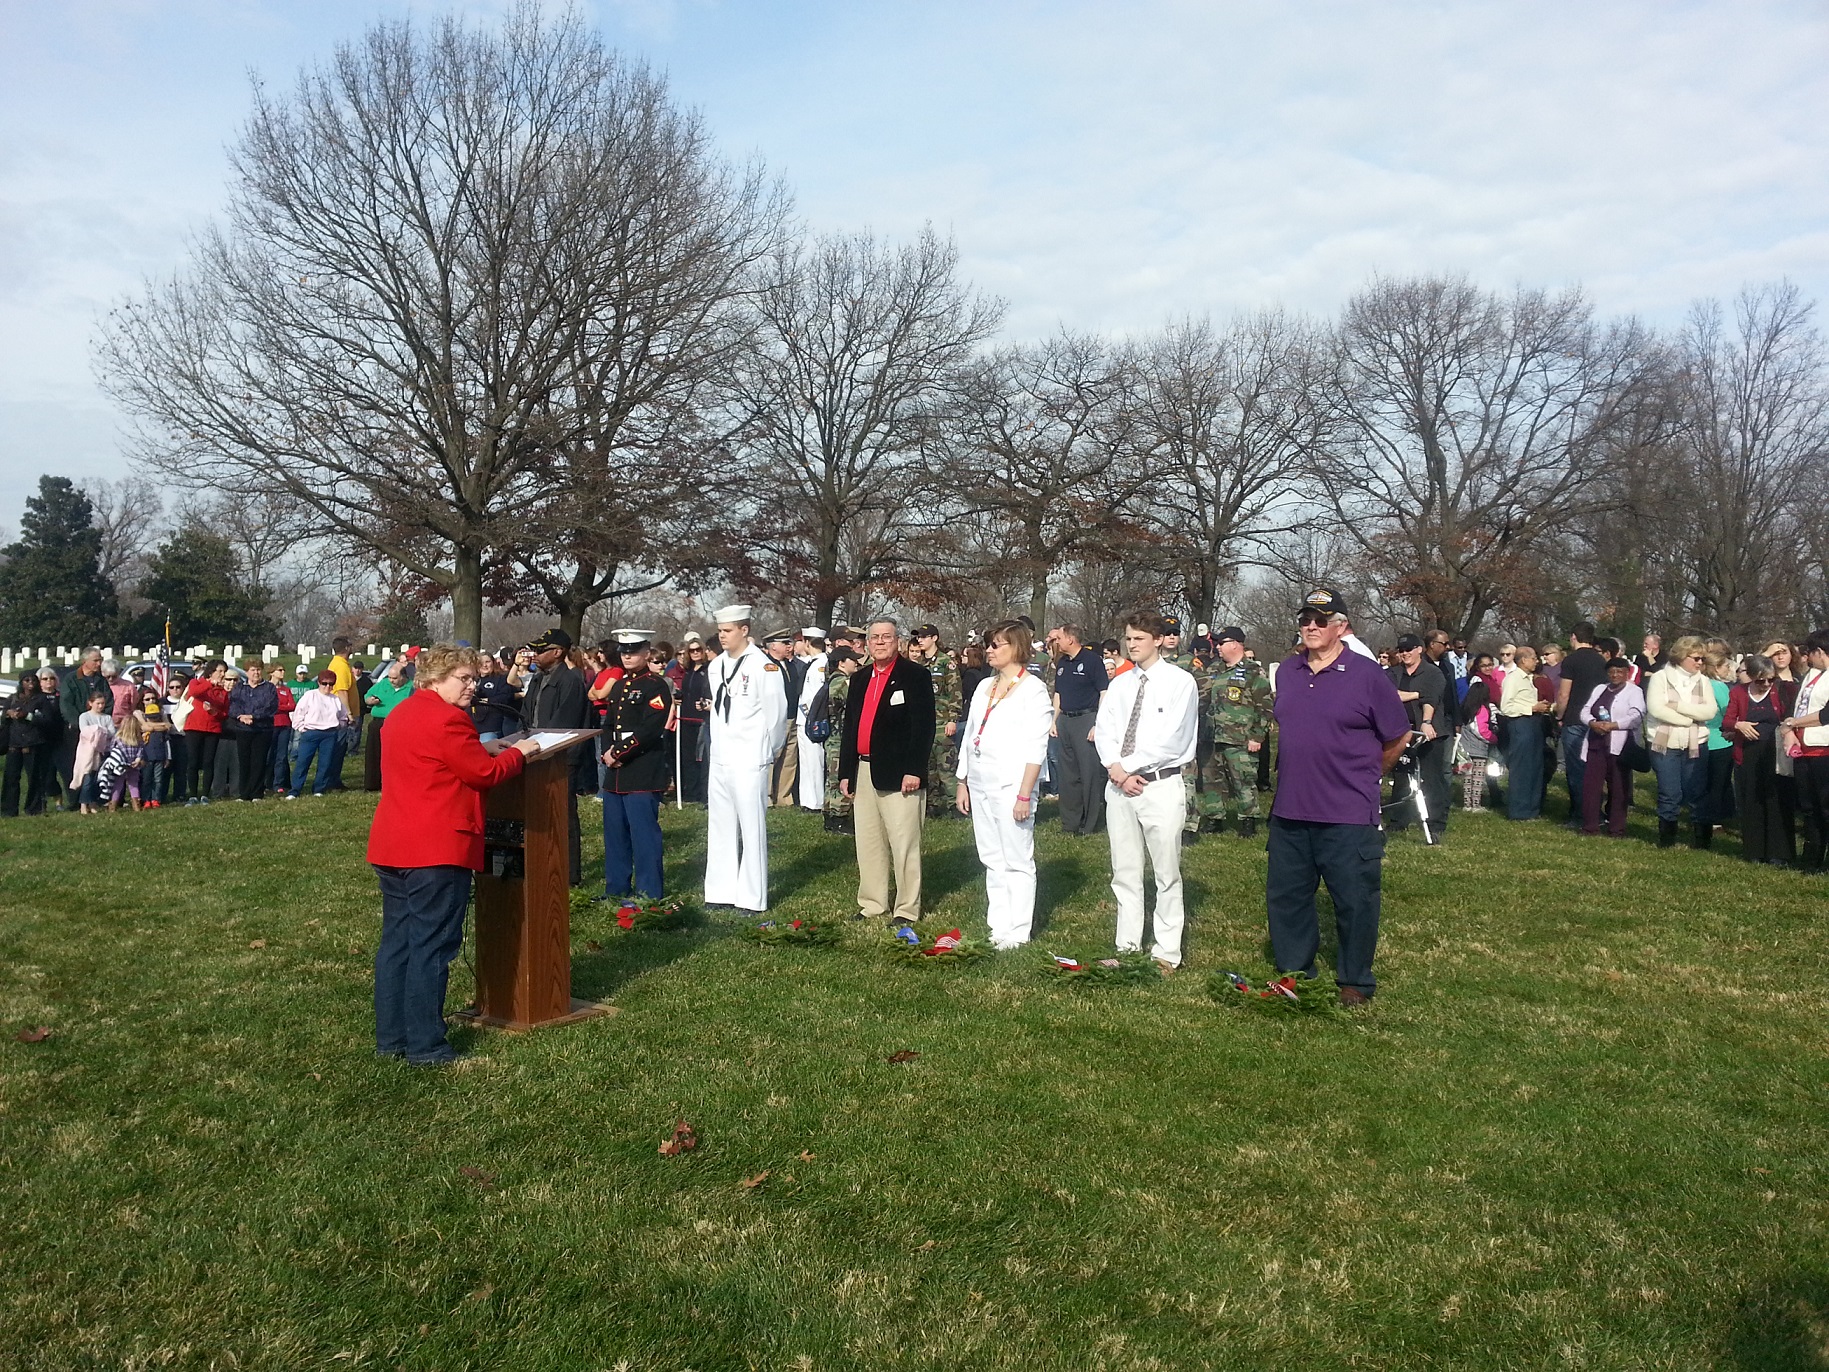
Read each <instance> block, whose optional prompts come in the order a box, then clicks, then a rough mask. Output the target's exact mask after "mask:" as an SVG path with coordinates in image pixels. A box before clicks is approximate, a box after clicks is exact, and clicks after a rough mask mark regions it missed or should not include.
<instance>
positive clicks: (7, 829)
mask: <svg viewBox="0 0 1829 1372" xmlns="http://www.w3.org/2000/svg"><path fill="white" fill-rule="evenodd" d="M586 813H587V816H589V817H594V815H595V809H594V807H592V806H589V805H587V806H586ZM367 815H368V805H367V802H366V800H365V798H363V797H361V796H357V795H350V796H344V797H336V798H332V799H330V800H327V801H321V802H300V803H299V804H297V805H286V806H283V807H279V806H273V805H263V806H235V805H217V806H214V807H212V808H210V809H208V810H206V811H196V810H191V811H182V810H180V811H165V812H163V813H159V814H145V815H139V816H134V815H128V814H122V815H115V816H103V817H99V818H95V819H89V820H83V819H80V818H78V817H74V816H55V817H51V818H48V819H46V820H42V821H37V822H34V821H28V820H20V821H15V822H10V823H6V824H4V825H0V1026H3V1027H4V1029H5V1037H4V1039H0V1259H3V1266H0V1365H3V1366H5V1367H7V1368H12V1369H48V1370H54V1372H64V1370H65V1369H79V1368H92V1367H93V1368H163V1367H174V1368H283V1369H300V1368H318V1367H323V1368H344V1367H351V1366H370V1367H377V1368H390V1369H391V1368H415V1369H420V1368H423V1369H441V1370H442V1369H456V1368H492V1369H493V1368H504V1369H516V1370H519V1369H547V1368H552V1369H610V1368H628V1369H642V1370H643V1372H646V1369H670V1370H671V1369H684V1368H693V1369H698V1372H713V1369H725V1368H731V1369H748V1368H759V1369H762V1368H766V1369H797V1368H818V1369H852V1368H947V1369H952V1368H1022V1369H1031V1368H1048V1369H1052V1368H1085V1369H1113V1370H1114V1372H1115V1370H1116V1369H1133V1368H1135V1369H1141V1368H1165V1369H1181V1368H1207V1367H1211V1368H1237V1367H1267V1368H1297V1367H1301V1368H1343V1367H1366V1368H1417V1367H1432V1368H1434V1367H1464V1368H1535V1367H1546V1368H1547V1367H1555V1368H1567V1367H1578V1368H1715V1367H1728V1368H1800V1369H1801V1368H1822V1367H1826V1366H1829V1243H1826V1242H1825V1239H1826V1237H1829V1234H1826V1230H1829V1224H1826V1221H1829V1185H1826V1181H1829V1178H1826V1177H1825V1164H1824V1158H1825V1150H1826V1147H1829V1128H1826V1125H1829V1115H1826V1113H1825V1095H1824V1087H1825V1075H1826V1074H1825V1056H1824V1054H1825V1048H1826V1047H1829V1043H1826V1034H1825V1023H1826V1020H1825V1009H1826V1008H1829V1005H1826V1003H1825V1001H1826V997H1825V992H1824V971H1825V954H1824V949H1823V934H1824V928H1825V918H1824V906H1825V896H1826V895H1829V884H1826V883H1825V882H1824V881H1822V880H1820V879H1806V878H1801V877H1799V876H1796V875H1794V874H1789V873H1781V872H1775V871H1771V870H1769V869H1763V868H1762V869H1750V868H1746V867H1743V866H1742V865H1741V864H1740V863H1739V862H1737V861H1735V860H1734V848H1733V845H1732V844H1731V843H1727V844H1718V845H1717V851H1716V852H1714V853H1712V854H1696V853H1690V852H1688V851H1676V852H1669V853H1660V852H1658V851H1656V850H1655V849H1653V848H1652V847H1651V846H1650V845H1649V844H1648V843H1647V842H1644V841H1643V839H1644V837H1645V835H1644V834H1643V832H1636V833H1635V838H1636V840H1638V841H1633V842H1627V843H1611V842H1608V841H1606V840H1599V839H1595V840H1584V839H1581V838H1579V837H1578V836H1576V835H1573V834H1569V833H1566V832H1564V831H1562V830H1560V829H1558V828H1556V827H1554V826H1552V825H1551V824H1548V823H1545V824H1540V825H1532V826H1517V825H1508V824H1505V823H1502V822H1500V821H1498V820H1495V819H1490V818H1485V817H1480V818H1475V819H1472V820H1469V819H1466V818H1465V817H1461V818H1457V820H1456V823H1455V827H1454V832H1453V834H1452V836H1451V841H1450V843H1449V844H1448V845H1447V846H1445V847H1443V848H1441V849H1439V850H1434V851H1430V850H1425V849H1423V848H1422V847H1421V846H1420V845H1418V844H1417V843H1416V842H1415V841H1414V840H1410V841H1403V840H1398V841H1394V842H1393V844H1392V846H1391V851H1390V857H1389V859H1388V862H1387V866H1386V879H1385V926H1384V934H1383V941H1382V946H1381V950H1380V957H1379V973H1380V978H1381V988H1382V989H1381V992H1380V995H1379V998H1378V1001H1377V1002H1376V1005H1375V1006H1374V1007H1373V1008H1372V1009H1371V1010H1369V1011H1368V1012H1365V1013H1363V1014H1360V1015H1357V1016H1355V1017H1353V1018H1351V1019H1349V1020H1344V1021H1342V1020H1339V1019H1335V1018H1332V1017H1325V1016H1317V1017H1302V1018H1295V1017H1289V1018H1280V1017H1272V1016H1268V1015H1255V1014H1246V1013H1242V1012H1240V1011H1239V1010H1237V1009H1235V1008H1231V1007H1227V1006H1222V1005H1216V1004H1215V1003H1213V1002H1212V1001H1211V1000H1210V999H1209V998H1208V997H1207V995H1206V990H1205V984H1206V978H1207V974H1208V973H1209V972H1210V971H1211V970H1212V969H1215V968H1218V967H1222V966H1226V967H1233V968H1235V969H1239V970H1243V971H1245V972H1246V973H1247V974H1248V975H1251V976H1253V977H1254V978H1255V977H1257V976H1258V975H1260V974H1261V973H1262V972H1263V971H1264V970H1265V967H1266V964H1265V951H1264V946H1263V908H1262V906H1263V873H1264V855H1263V851H1262V847H1261V845H1248V844H1246V843H1244V842H1242V841H1240V840H1238V839H1235V838H1232V837H1230V836H1227V837H1225V838H1218V839H1216V838H1208V839H1206V840H1204V841H1203V842H1202V843H1201V844H1200V845H1199V846H1198V847H1197V848H1196V849H1194V850H1192V851H1191V852H1190V853H1189V854H1188V858H1187V863H1186V870H1187V872H1188V881H1189V893H1190V904H1191V910H1192V912H1193V918H1192V923H1191V927H1190V934H1189V947H1190V961H1189V967H1188V968H1187V969H1186V970H1184V971H1183V972H1182V974H1180V975H1179V976H1177V977H1175V978H1173V979H1172V980H1169V981H1166V982H1162V983H1158V984H1155V985H1149V986H1141V987H1118V988H1109V989H1098V988H1086V987H1074V986H1063V985H1057V984H1053V983H1051V982H1049V981H1048V980H1047V979H1045V978H1044V977H1043V976H1042V974H1041V973H1040V971H1039V970H1038V964H1039V963H1040V961H1041V959H1042V956H1043V952H1044V950H1049V949H1054V950H1058V951H1062V952H1073V953H1090V954H1095V955H1096V954H1099V953H1102V952H1103V951H1105V950H1106V949H1108V947H1109V940H1110V934H1111V926H1112V910H1111V905H1110V895H1109V891H1108V889H1107V887H1106V885H1105V882H1106V880H1107V877H1108V875H1109V873H1108V865H1107V852H1106V848H1105V845H1104V842H1103V840H1090V841H1077V840H1069V839H1067V838H1064V837H1063V836H1061V835H1060V834H1059V833H1058V832H1052V831H1049V830H1048V829H1046V828H1044V840H1043V844H1042V848H1043V862H1042V877H1041V890H1042V902H1041V903H1042V906H1043V908H1044V909H1045V910H1046V911H1047V912H1048V917H1049V926H1048V928H1047V929H1046V930H1045V931H1044V932H1043V933H1042V934H1041V936H1040V938H1039V940H1038V943H1037V946H1036V948H1035V949H1033V950H1025V951H1023V952H1021V953H1013V954H1000V955H997V956H995V957H991V958H986V959H983V960H980V961H978V962H976V963H972V964H969V965H967V966H964V967H959V968H944V969H942V968H925V967H918V966H914V967H911V966H899V965H896V964H894V963H892V962H889V961H887V960H886V959H884V958H882V957H881V956H880V955H879V953H878V951H877V949H876V947H875V946H874V938H875V937H880V935H876V934H874V933H873V934H871V935H866V934H864V933H863V932H862V931H859V932H857V933H854V934H853V935H852V936H851V942H849V943H847V945H845V946H843V947H841V948H837V949H831V950H821V949H811V950H797V949H770V948H758V947H756V946H754V945H752V944H750V943H748V942H746V941H744V940H742V939H739V938H736V937H733V936H732V935H733V934H734V932H735V926H734V923H733V922H732V921H728V920H714V921H713V922H712V923H710V924H709V925H707V926H704V927H701V928H699V929H697V930H694V931H691V932H686V933H643V934H622V933H620V932H618V931H617V930H616V929H615V928H614V924H613V917H612V915H611V914H610V913H609V912H603V913H601V914H597V913H593V914H592V915H589V916H587V917H585V918H584V919H583V920H581V921H580V922H579V923H578V924H577V925H576V926H575V928H574V956H575V958H576V963H575V982H576V989H577V991H578V992H579V993H580V994H583V995H587V996H596V997H606V998H609V999H612V1000H614V1002H615V1003H616V1004H617V1005H618V1006H620V1007H621V1013H620V1014H619V1015H618V1016H616V1017H615V1018H612V1019H607V1020H598V1021H594V1022H591V1023H587V1024H582V1025H576V1026H571V1027H567V1028H562V1029H556V1030H550V1031H545V1032H541V1033H536V1034H532V1035H527V1036H520V1037H513V1036H503V1035H490V1036H484V1037H476V1036H474V1035H471V1034H469V1033H467V1032H466V1033H463V1034H460V1035H459V1038H460V1040H461V1039H465V1038H467V1039H469V1040H470V1042H471V1043H472V1045H473V1046H474V1047H476V1048H477V1049H478V1050H479V1060H478V1061H477V1062H476V1063H475V1064H474V1065H473V1067H472V1068H471V1070H465V1071H461V1072H446V1073H425V1072H415V1071H412V1070H409V1069H406V1068H404V1067H402V1066H399V1065H396V1064H393V1063H382V1062H377V1061H376V1060H375V1059H374V1058H373V1057H372V1056H371V1047H372V1040H371V1037H370V1035H371V1030H372V1024H371V1020H370V1012H369V996H370V983H369V959H370V956H371V955H372V951H373V947H374V942H375V937H376V931H377V928H378V913H379V902H378V898H377V895H376V892H375V886H374V882H373V879H372V875H371V874H370V873H369V872H368V871H367V869H366V868H365V867H364V866H363V865H362V862H361V853H362V841H363V836H364V834H365V831H366V824H367ZM1051 815H1052V809H1051V807H1050V809H1048V810H1046V811H1044V820H1045V822H1046V819H1047V818H1049V817H1051ZM587 823H588V820H587ZM666 823H667V836H668V846H669V851H668V875H669V880H670V882H671V884H672V886H673V888H674V889H676V890H682V891H685V890H694V891H695V890H696V883H697V878H698V876H699V874H700V872H701V869H702V863H703V847H704V841H703V832H704V830H703V822H702V818H701V817H700V816H699V815H698V814H696V813H695V812H692V811H687V812H686V813H685V814H684V815H683V816H676V815H675V814H674V813H673V812H672V811H669V812H668V813H667V821H666ZM771 835H772V843H773V846H774V881H773V888H774V891H775V893H776V898H777V906H776V913H777V914H778V915H780V916H783V917H790V918H791V917H793V916H795V915H803V914H827V913H831V912H834V911H838V910H843V909H844V908H846V907H847V906H848V904H849V900H850V894H851V888H852V882H853V880H854V877H855V869H854V867H853V864H852V860H851V856H850V848H849V840H848V839H842V838H834V837H832V836H828V835H826V834H824V833H822V832H821V831H820V829H819V826H818V823H817V821H815V820H811V819H808V818H807V817H803V816H800V815H797V814H796V815H782V814H776V815H773V816H771ZM1722 848H1726V850H1727V851H1720V849H1722ZM595 850H596V845H595V844H594V843H593V844H592V845H591V855H592V856H594V855H595ZM927 881H928V888H929V892H930V895H931V896H932V897H933V898H934V900H933V904H934V905H935V907H936V908H935V913H936V915H937V916H938V921H942V922H940V923H939V924H938V927H941V928H944V927H946V925H949V924H951V923H955V922H956V923H960V924H962V925H963V926H964V927H965V929H966V930H967V931H968V932H976V933H979V934H982V932H983V925H982V919H981V916H980V910H979V906H978V902H979V900H980V892H981V887H980V886H979V873H978V868H977V863H976V860H975V857H974V856H973V851H972V847H971V842H970V835H969V829H968V828H967V826H966V825H965V824H963V823H960V822H956V821H949V822H944V823H940V824H937V825H934V826H932V827H931V828H930V830H929V834H928V839H927ZM257 942H258V943H260V944H261V945H263V946H255V945H256V943H257ZM593 942H595V943H597V944H600V945H601V947H600V950H599V951H591V949H590V947H589V945H590V944H591V943H593ZM467 990H468V973H467V971H466V969H465V967H464V966H463V964H461V963H460V964H459V965H458V967H457V968H456V969H455V975H454V978H453V987H452V1002H451V1003H452V1006H453V1008H455V1007H456V1006H458V1005H461V1004H462V1003H463V1001H464V999H465V998H466V996H467ZM39 1024H43V1025H49V1026H51V1027H52V1028H53V1029H54V1031H55V1032H54V1035H53V1037H51V1038H50V1039H49V1040H47V1041H46V1042H43V1043H40V1044H21V1043H18V1042H16V1041H15V1040H14V1037H13V1035H14V1033H15V1032H16V1031H17V1030H18V1029H19V1028H22V1027H26V1026H31V1025H39ZM900 1049H912V1050H915V1051H917V1052H918V1053H919V1054H920V1056H919V1057H918V1058H916V1059H914V1060H913V1061H911V1062H908V1063H905V1064H901V1065H890V1064H889V1063H887V1062H886V1061H885V1059H886V1058H887V1057H888V1055H889V1054H891V1053H894V1052H896V1051H897V1050H900ZM676 1116H684V1117H685V1118H687V1119H688V1120H690V1121H691V1122H692V1123H693V1124H694V1125H695V1126H696V1127H697V1129H698V1131H699V1136H700V1138H701V1140H702V1142H701V1144H700V1146H699V1148H698V1149H697V1151H696V1152H694V1153H691V1154H688V1155H685V1156H682V1157H678V1158H663V1157H661V1156H659V1155H658V1154H657V1152H656V1149H657V1146H658V1144H659V1143H660V1141H661V1140H662V1139H663V1138H664V1137H665V1136H666V1134H667V1133H668V1131H669V1129H670V1128H671V1126H672V1124H673V1121H674V1119H675V1118H676ZM803 1153H805V1154H810V1155H811V1156H810V1157H807V1158H804V1159H803V1158H802V1156H801V1155H802V1154H803ZM464 1168H471V1169H479V1170H480V1172H481V1173H482V1174H483V1175H484V1177H486V1178H490V1179H492V1180H481V1179H478V1178H476V1177H473V1176H467V1175H465V1174H464V1173H463V1171H462V1170H461V1169H464ZM764 1170H767V1171H768V1172H769V1173H770V1175H769V1177H768V1178H767V1180H766V1181H764V1182H763V1183H762V1184H761V1185H759V1186H756V1187H754V1188H750V1189H744V1188H742V1187H740V1186H739V1182H740V1181H741V1180H742V1179H744V1178H748V1177H753V1176H754V1175H755V1174H757V1173H759V1172H762V1171H764Z"/></svg>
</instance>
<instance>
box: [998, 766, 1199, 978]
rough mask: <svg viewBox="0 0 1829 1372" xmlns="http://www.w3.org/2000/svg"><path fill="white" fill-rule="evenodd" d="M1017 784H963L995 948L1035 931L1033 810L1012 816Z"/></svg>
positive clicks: (1010, 945)
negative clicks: (1024, 815) (981, 866)
mask: <svg viewBox="0 0 1829 1372" xmlns="http://www.w3.org/2000/svg"><path fill="white" fill-rule="evenodd" d="M1021 781H1022V778H1021V777H1020V776H1013V777H1010V778H1009V779H1008V780H1005V779H1003V778H1000V777H996V776H990V777H980V776H978V775H977V773H976V772H974V773H973V775H972V776H970V777H969V778H967V780H966V783H965V789H966V794H967V795H969V796H970V797H971V802H972V836H973V837H974V838H975V839H977V840H978V861H980V862H982V863H983V864H984V896H985V922H986V923H987V924H989V925H990V926H991V944H992V946H993V947H996V948H1017V947H1020V946H1021V945H1023V944H1025V943H1027V942H1028V941H1029V935H1030V933H1031V932H1032V931H1033V929H1034V926H1035V808H1034V806H1033V805H1031V806H1030V808H1029V817H1028V818H1027V819H1025V820H1022V821H1021V822H1020V823H1019V822H1018V821H1017V820H1016V818H1015V816H1014V815H1013V814H1012V813H1011V812H1012V811H1013V810H1014V809H1015V808H1016V797H1017V794H1018V788H1019V786H1020V784H1021ZM1177 841H1179V840H1177Z"/></svg>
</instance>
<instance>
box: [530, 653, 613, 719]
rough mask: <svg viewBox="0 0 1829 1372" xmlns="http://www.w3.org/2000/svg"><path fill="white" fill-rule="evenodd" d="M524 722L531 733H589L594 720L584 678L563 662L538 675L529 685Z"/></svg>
mask: <svg viewBox="0 0 1829 1372" xmlns="http://www.w3.org/2000/svg"><path fill="white" fill-rule="evenodd" d="M521 722H522V723H523V724H524V725H525V726H526V727H527V728H529V729H588V728H590V727H591V725H593V724H595V723H596V722H597V721H596V720H595V719H593V718H592V717H591V706H590V700H589V698H588V697H587V696H586V694H585V685H584V678H583V677H582V676H580V675H578V673H577V672H576V671H575V670H574V669H573V668H572V667H570V666H569V665H567V664H566V663H564V662H557V663H554V664H553V666H552V667H551V669H549V670H547V671H544V672H540V673H538V674H537V675H536V676H535V677H534V679H533V680H532V681H530V682H529V683H528V684H527V696H526V699H524V700H523V701H522V702H521Z"/></svg>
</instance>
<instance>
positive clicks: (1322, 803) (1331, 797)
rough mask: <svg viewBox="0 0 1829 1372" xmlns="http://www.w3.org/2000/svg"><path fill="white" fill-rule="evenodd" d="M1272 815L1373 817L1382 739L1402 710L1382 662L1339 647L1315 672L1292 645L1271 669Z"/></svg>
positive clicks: (1405, 728) (1395, 727)
mask: <svg viewBox="0 0 1829 1372" xmlns="http://www.w3.org/2000/svg"><path fill="white" fill-rule="evenodd" d="M1276 723H1277V770H1276V800H1275V802H1274V803H1273V804H1272V805H1271V807H1270V813H1271V814H1272V815H1274V816H1276V817H1277V818H1278V819H1302V820H1310V821H1313V822H1315V823H1318V824H1376V823H1378V778H1379V777H1380V776H1381V775H1382V774H1383V771H1384V745H1385V740H1387V739H1393V738H1402V737H1404V736H1405V735H1406V734H1408V733H1409V732H1410V716H1409V715H1408V714H1407V713H1406V712H1405V710H1404V704H1403V701H1401V700H1399V699H1398V698H1397V688H1396V687H1395V686H1393V685H1392V684H1391V679H1390V677H1388V676H1386V675H1385V674H1384V669H1383V668H1381V667H1380V666H1379V665H1378V664H1377V663H1376V662H1374V661H1373V660H1372V659H1371V658H1369V657H1361V656H1360V655H1359V654H1358V653H1355V652H1353V651H1351V650H1350V649H1347V648H1344V647H1343V648H1342V649H1341V650H1340V656H1339V657H1337V658H1335V659H1334V660H1333V661H1332V662H1330V663H1328V664H1327V666H1326V667H1325V668H1323V669H1322V670H1321V671H1319V672H1314V671H1310V670H1309V666H1308V658H1307V656H1306V655H1305V654H1302V653H1292V654H1291V655H1290V656H1288V657H1286V658H1284V659H1283V662H1282V665H1281V666H1279V667H1278V668H1277V673H1276Z"/></svg>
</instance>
